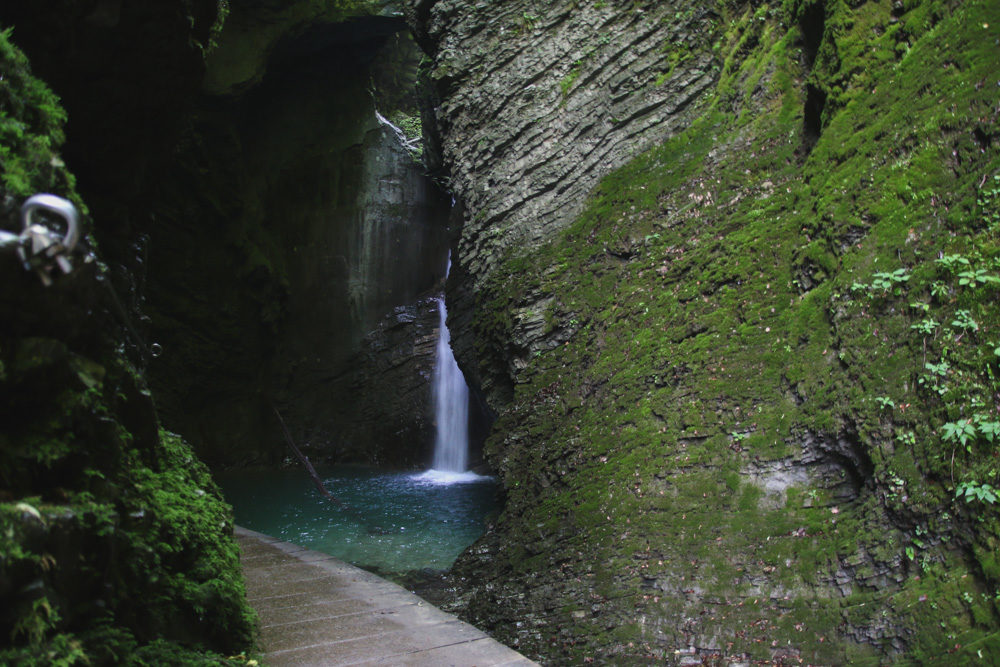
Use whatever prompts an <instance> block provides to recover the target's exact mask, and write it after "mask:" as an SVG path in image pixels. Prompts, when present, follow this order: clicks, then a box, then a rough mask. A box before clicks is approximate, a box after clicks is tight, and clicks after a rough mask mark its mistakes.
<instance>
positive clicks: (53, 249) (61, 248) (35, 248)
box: [0, 194, 80, 287]
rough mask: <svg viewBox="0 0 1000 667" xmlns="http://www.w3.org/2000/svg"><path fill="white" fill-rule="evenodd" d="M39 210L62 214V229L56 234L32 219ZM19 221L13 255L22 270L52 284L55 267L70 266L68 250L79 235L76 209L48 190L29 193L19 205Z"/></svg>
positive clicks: (0, 240)
mask: <svg viewBox="0 0 1000 667" xmlns="http://www.w3.org/2000/svg"><path fill="white" fill-rule="evenodd" d="M39 211H44V212H46V213H51V214H53V215H55V216H58V217H60V218H62V219H63V220H64V221H65V223H66V232H65V233H64V234H60V233H59V232H57V231H55V230H53V229H51V228H49V227H47V226H45V225H44V224H41V223H40V222H36V217H37V214H38V212H39ZM21 224H22V226H23V229H22V230H21V234H20V236H18V237H17V243H18V247H17V256H18V258H19V259H20V260H21V264H22V265H23V266H24V269H25V270H26V271H34V272H35V273H36V274H38V278H39V280H41V281H42V284H43V285H45V286H46V287H47V286H49V285H51V284H52V273H53V271H55V269H56V267H58V268H59V269H60V270H61V271H62V272H63V273H64V274H65V273H69V272H70V271H72V270H73V263H72V261H71V260H70V257H69V254H70V253H71V252H73V248H75V247H76V242H77V241H78V240H79V238H80V213H79V211H77V210H76V206H74V205H73V203H72V202H71V201H69V200H68V199H63V198H62V197H57V196H55V195H49V194H39V195H35V196H33V197H29V198H28V200H27V201H25V202H24V204H23V205H22V206H21ZM8 234H9V232H8ZM11 236H13V235H12V234H11ZM4 243H5V240H4V238H2V237H0V244H4Z"/></svg>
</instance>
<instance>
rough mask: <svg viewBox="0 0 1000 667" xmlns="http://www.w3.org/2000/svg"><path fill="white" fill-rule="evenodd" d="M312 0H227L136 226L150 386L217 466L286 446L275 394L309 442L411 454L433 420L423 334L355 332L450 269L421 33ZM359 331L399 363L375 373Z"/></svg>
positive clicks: (377, 13)
mask: <svg viewBox="0 0 1000 667" xmlns="http://www.w3.org/2000/svg"><path fill="white" fill-rule="evenodd" d="M362 4H364V3H362ZM321 5H323V3H312V4H309V3H300V4H299V5H295V6H285V7H271V6H270V5H268V4H267V3H262V4H260V5H259V6H258V5H256V4H252V3H251V4H249V5H246V6H236V7H234V10H233V15H232V16H231V17H230V19H231V21H232V23H231V26H230V27H229V28H226V29H225V30H223V32H222V33H221V35H220V38H219V41H220V44H219V48H218V50H217V51H215V52H213V53H212V55H211V56H210V57H209V59H208V70H207V73H206V77H205V91H206V93H208V94H206V95H205V96H204V97H202V98H201V99H200V101H199V104H198V107H197V109H196V110H195V112H194V113H193V115H192V120H191V126H190V128H189V130H188V132H187V135H186V141H185V142H184V144H183V145H182V146H181V148H180V150H179V151H178V155H177V158H176V161H175V163H174V167H173V168H172V169H171V171H170V172H169V173H167V174H166V175H165V177H164V179H163V183H162V187H161V190H162V192H161V193H160V195H159V197H158V200H157V203H156V219H155V220H154V221H153V222H152V223H151V225H150V226H149V229H148V234H149V239H150V240H149V244H148V250H147V252H148V264H149V267H150V268H149V272H148V285H149V299H148V304H149V307H148V313H149V315H150V318H151V323H150V334H149V335H150V338H151V339H152V340H155V341H157V342H158V343H159V344H160V345H161V346H162V348H163V354H162V356H161V357H159V358H158V359H157V360H156V362H155V363H154V364H152V365H151V373H152V382H153V386H154V390H155V391H156V393H157V396H158V400H159V403H160V406H161V412H162V414H163V416H164V419H165V421H166V422H167V423H168V424H170V425H172V427H174V428H176V429H178V430H179V431H181V432H183V433H185V434H189V437H190V438H191V439H192V442H193V443H194V444H195V446H196V447H198V449H199V452H200V453H201V454H202V456H203V457H205V458H206V460H207V461H208V462H209V463H210V464H212V465H216V466H225V465H240V464H243V465H245V464H251V463H256V464H261V463H272V464H273V463H275V462H277V461H280V460H282V459H283V458H285V457H287V456H289V455H290V450H289V449H288V448H287V447H286V445H285V443H284V440H283V437H282V435H281V430H280V427H279V423H278V421H277V419H276V416H275V409H277V410H278V411H280V412H281V414H282V415H283V418H284V419H285V421H286V422H287V423H288V425H289V428H290V430H291V432H292V434H293V437H294V438H295V440H296V441H298V444H299V445H301V446H302V447H303V448H304V449H305V450H307V451H308V452H309V453H310V454H311V455H312V456H313V457H314V458H316V459H317V460H319V461H322V460H332V461H353V462H367V463H374V462H381V463H392V464H393V465H397V466H401V467H405V466H417V465H419V464H420V463H422V462H424V461H425V460H426V458H427V455H428V454H427V447H428V446H429V444H430V443H431V442H432V440H433V425H432V423H431V422H432V420H431V416H430V415H431V412H430V410H431V399H430V393H429V387H428V385H427V384H426V382H423V381H422V379H423V378H426V377H427V376H429V374H430V370H431V368H432V365H433V347H431V348H426V347H423V346H420V345H419V344H417V342H416V339H407V340H404V339H403V338H402V337H400V335H399V334H400V330H398V329H396V330H394V331H395V337H394V338H392V339H383V340H380V341H374V342H373V341H372V340H371V338H370V336H369V334H370V333H371V332H377V331H385V330H386V327H385V326H382V327H380V326H379V324H380V323H381V322H383V319H384V318H390V319H391V318H392V317H393V311H394V309H395V308H397V307H411V306H413V305H414V304H416V303H417V302H418V301H420V300H421V299H425V298H427V296H428V295H429V294H432V293H434V292H435V291H436V290H439V289H440V288H441V281H442V280H443V277H444V270H445V264H446V256H447V242H448V239H447V229H446V228H447V221H448V214H449V208H450V202H449V201H448V199H447V198H445V197H444V196H443V195H442V194H441V192H440V191H439V190H438V189H437V187H436V186H435V185H434V184H433V182H432V181H431V180H430V179H429V178H428V177H427V176H426V175H425V170H424V168H423V166H422V165H421V164H420V162H419V153H418V152H419V141H414V139H417V138H418V137H419V129H416V130H415V129H414V126H416V127H418V126H419V125H418V123H417V121H416V119H415V118H416V114H417V109H416V98H415V94H414V78H415V73H416V62H417V59H418V58H419V53H418V51H417V49H416V47H415V45H414V44H413V42H412V40H410V38H409V36H408V34H407V33H406V30H405V25H404V23H403V22H402V19H401V18H400V16H398V15H395V14H394V12H393V11H392V9H391V7H390V6H384V5H385V3H370V6H369V5H364V6H361V5H359V6H358V8H355V10H354V11H353V12H351V13H346V14H345V12H344V11H341V10H339V9H337V8H336V7H333V6H332V5H331V6H330V7H327V9H325V10H323V11H320V8H321V7H320V6H321ZM331 7H332V8H331ZM307 10H308V11H307ZM317 12H318V13H317ZM233 35H235V37H234V36H233ZM251 56H252V57H251ZM379 115H381V117H382V118H383V120H379ZM400 125H402V126H403V127H400ZM404 127H405V128H407V129H408V131H409V132H410V136H407V135H406V130H404V129H403V128H404ZM407 144H408V146H407ZM413 312H414V313H417V314H419V315H420V318H418V319H420V324H419V328H426V326H430V325H431V324H430V323H432V322H434V320H433V315H432V314H425V313H424V311H423V310H422V309H419V308H415V307H414V308H413ZM421 318H423V319H421ZM410 330H411V328H409V327H404V329H403V331H410ZM413 331H414V336H417V337H419V336H422V335H423V334H422V333H421V334H417V333H416V332H415V331H416V330H415V329H413ZM372 344H375V345H376V346H378V347H381V348H389V347H391V346H393V345H402V347H401V348H399V351H398V353H397V355H396V356H400V355H403V354H404V352H403V350H405V354H407V355H411V359H410V363H409V364H407V365H406V366H405V367H403V368H394V369H393V370H392V372H391V373H390V375H391V377H386V376H384V373H383V371H384V370H385V369H380V368H379V367H378V365H377V364H375V363H374V362H371V361H370V360H371V356H370V355H366V354H365V350H367V349H370V347H371V345H372ZM404 371H405V378H404V379H403V381H401V382H400V381H399V380H400V379H401V376H402V375H404ZM393 387H395V389H393ZM358 401H362V402H365V404H366V405H367V406H368V407H367V408H366V409H365V410H364V411H363V413H364V414H362V413H361V412H358V411H355V410H354V409H353V407H352V406H354V405H355V404H356V402H358Z"/></svg>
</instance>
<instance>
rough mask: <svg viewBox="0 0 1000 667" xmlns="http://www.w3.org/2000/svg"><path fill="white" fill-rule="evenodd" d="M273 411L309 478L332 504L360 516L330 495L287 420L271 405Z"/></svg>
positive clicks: (286, 439)
mask: <svg viewBox="0 0 1000 667" xmlns="http://www.w3.org/2000/svg"><path fill="white" fill-rule="evenodd" d="M271 409H272V410H274V414H275V415H276V416H277V417H278V421H279V422H281V430H282V431H283V432H284V433H285V441H286V442H287V443H288V446H289V447H291V448H292V451H293V452H295V456H297V457H298V459H299V461H301V462H302V465H303V466H305V469H306V471H307V472H308V473H309V476H310V477H312V481H313V484H315V485H316V488H317V489H319V492H320V493H322V494H323V495H324V496H326V497H327V498H329V499H330V501H331V502H333V503H336V504H337V505H339V506H340V507H342V508H343V509H345V510H348V511H350V512H354V513H355V514H359V512H358V511H357V510H355V509H354V508H353V507H351V506H350V505H348V504H347V503H345V502H344V501H342V500H340V499H339V498H337V496H335V495H333V494H332V493H330V491H329V490H328V489H327V488H326V486H325V485H324V484H323V480H321V479H320V478H319V475H318V474H316V469H315V468H313V464H312V463H310V462H309V459H308V458H307V457H306V456H305V454H303V453H302V451H301V450H300V449H299V448H298V447H296V446H295V441H293V440H292V434H291V433H289V432H288V427H287V426H286V425H285V420H284V419H283V418H282V416H281V413H280V412H278V408H276V407H274V404H271Z"/></svg>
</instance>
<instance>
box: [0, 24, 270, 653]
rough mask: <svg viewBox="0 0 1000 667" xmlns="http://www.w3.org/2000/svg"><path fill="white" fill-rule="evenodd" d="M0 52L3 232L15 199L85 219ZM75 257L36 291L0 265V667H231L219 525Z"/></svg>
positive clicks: (117, 309) (0, 38) (21, 83)
mask: <svg viewBox="0 0 1000 667" xmlns="http://www.w3.org/2000/svg"><path fill="white" fill-rule="evenodd" d="M10 40H11V37H10V31H4V32H2V33H0V72H2V77H0V154H2V156H3V160H2V162H0V202H2V211H0V226H2V228H3V229H4V230H8V231H14V232H16V231H19V230H20V220H19V219H18V216H17V211H18V208H19V206H20V203H21V201H22V200H23V199H24V197H25V196H26V195H29V194H34V193H36V192H52V193H56V194H59V195H62V196H65V197H68V198H70V199H72V200H74V201H75V202H76V203H77V205H78V206H79V207H80V208H81V209H83V210H84V211H86V208H84V207H83V205H82V201H81V199H80V195H79V194H78V193H77V190H76V186H75V179H74V178H73V177H72V175H71V174H70V172H69V171H67V169H66V167H65V165H64V164H63V160H62V158H61V156H60V153H59V150H60V147H61V145H62V143H63V140H64V137H65V134H64V128H63V126H64V122H65V118H66V114H65V112H64V111H63V110H62V108H61V106H60V103H59V100H58V99H57V98H56V96H55V95H54V94H53V93H52V92H51V91H50V90H49V88H48V87H47V86H46V85H45V84H44V83H43V82H41V81H40V80H38V79H37V78H35V77H34V76H33V75H32V73H31V70H30V68H29V65H28V61H27V59H26V58H25V56H24V55H23V54H22V53H21V52H20V51H19V50H18V49H17V48H16V47H15V46H14V45H13V44H11V41H10ZM87 222H89V219H87ZM85 232H86V233H85V235H84V239H85V240H84V242H83V246H86V247H88V249H89V250H91V251H92V250H94V248H95V246H96V243H95V237H94V235H93V233H92V232H93V229H92V227H90V226H88V228H87V229H86V230H85ZM87 252H88V251H81V252H78V253H77V254H76V255H75V257H74V258H73V259H74V261H75V263H76V270H75V271H73V272H72V273H71V274H69V275H67V276H61V277H59V278H58V279H57V280H56V281H55V283H54V284H53V285H52V286H51V287H44V286H43V285H42V283H41V281H39V280H38V277H37V276H36V275H35V274H34V273H32V272H25V271H24V270H23V269H22V268H21V266H20V264H19V262H17V261H16V260H15V257H14V255H13V253H12V252H10V251H9V249H7V250H4V251H3V253H2V254H0V274H2V276H0V277H2V280H0V283H2V286H3V287H2V289H0V321H2V322H3V325H2V330H0V424H2V427H0V662H2V663H3V664H17V665H22V664H24V665H31V664H37V665H52V664H65V665H70V664H150V665H152V664H157V665H159V664H181V663H199V664H214V663H223V662H243V660H242V659H241V658H239V657H237V658H232V659H231V660H227V659H226V658H225V657H224V656H233V655H238V654H240V653H241V652H245V651H248V650H250V649H251V648H252V644H253V612H252V611H251V610H250V608H249V607H248V606H247V604H246V601H245V599H244V589H243V582H242V577H241V575H240V571H239V561H238V551H237V548H236V544H235V542H234V541H233V539H232V517H231V510H230V508H229V507H228V506H227V505H226V504H225V503H224V502H223V501H222V499H221V494H220V492H219V490H218V488H217V487H216V486H215V484H214V482H212V480H211V478H210V477H209V475H208V471H207V470H206V469H205V467H204V466H203V465H202V464H201V463H199V462H198V461H197V460H196V459H195V458H194V456H193V454H192V452H191V450H190V448H189V447H188V446H187V445H186V444H185V443H184V442H183V441H182V440H181V439H180V438H179V437H177V436H175V435H172V434H169V433H166V432H164V431H161V430H160V429H159V424H158V420H157V417H156V412H155V410H154V407H153V403H152V399H151V397H150V394H149V391H148V390H147V389H146V386H145V383H144V381H143V379H142V373H141V370H142V368H141V367H142V363H143V359H142V357H141V355H140V354H138V353H137V352H136V350H137V345H138V346H141V341H137V340H136V338H135V329H134V328H132V327H131V325H130V324H129V321H130V319H131V317H132V313H130V312H129V311H127V310H126V309H125V308H124V307H123V305H122V300H121V299H120V298H119V297H118V296H116V294H115V292H114V288H113V287H112V286H111V280H110V275H109V271H108V269H107V267H106V266H105V265H104V264H103V263H102V262H99V261H94V260H95V257H94V256H93V255H90V257H89V259H85V254H86V253H87ZM101 257H102V255H98V256H97V258H101Z"/></svg>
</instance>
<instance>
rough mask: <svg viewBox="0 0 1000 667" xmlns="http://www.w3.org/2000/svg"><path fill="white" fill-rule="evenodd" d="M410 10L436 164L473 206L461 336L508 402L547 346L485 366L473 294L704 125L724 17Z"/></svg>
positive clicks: (616, 11) (459, 297)
mask: <svg viewBox="0 0 1000 667" xmlns="http://www.w3.org/2000/svg"><path fill="white" fill-rule="evenodd" d="M411 16H412V17H414V21H415V28H416V34H417V36H418V39H419V40H420V42H421V44H422V45H423V46H424V47H425V49H427V50H428V51H429V53H430V56H431V58H432V60H431V62H430V63H429V64H427V65H426V69H425V71H426V77H427V80H428V81H429V84H430V85H429V88H430V89H431V90H432V91H433V92H432V96H431V104H432V105H433V110H432V113H431V114H430V116H431V117H430V118H429V121H430V123H431V127H430V131H431V134H432V141H434V142H436V146H435V148H436V150H435V151H434V153H433V158H434V159H435V160H437V161H438V162H437V163H436V164H435V163H434V162H433V161H432V167H435V166H436V167H439V168H440V169H442V170H443V171H444V173H446V174H447V179H448V184H449V188H450V190H451V192H452V193H453V194H454V195H455V197H456V199H457V201H458V202H459V205H460V206H461V207H462V211H463V212H464V224H463V225H462V233H461V237H460V239H459V242H458V253H457V255H456V260H457V261H456V272H455V277H456V278H455V280H454V281H452V284H451V286H450V288H449V298H450V299H451V300H452V301H453V302H454V303H455V306H454V310H455V312H456V316H455V321H456V326H455V327H454V329H455V331H456V335H455V337H454V338H453V340H454V344H455V347H456V350H457V356H458V359H459V363H460V364H462V366H463V369H465V370H466V372H467V373H468V374H469V375H470V376H472V378H473V379H474V380H476V379H479V380H481V383H482V385H483V387H484V389H485V390H486V392H487V394H488V395H489V396H491V398H492V399H493V400H495V401H498V402H500V401H504V400H508V399H509V398H510V392H511V382H512V377H513V374H514V369H513V368H508V367H509V366H510V364H512V363H516V362H514V361H513V357H525V356H528V355H530V354H532V353H533V352H535V351H536V350H535V349H534V348H533V345H534V343H532V342H528V341H511V342H510V348H511V349H509V350H507V351H506V352H505V353H504V354H503V355H501V357H496V356H493V355H494V351H489V350H480V351H481V352H482V353H483V354H486V355H490V357H489V358H488V359H481V360H479V363H477V361H476V359H477V355H476V350H475V349H474V344H473V340H472V337H471V335H469V332H471V327H470V326H469V324H471V322H470V320H469V319H468V315H469V314H471V313H472V311H473V309H474V298H475V297H474V293H475V292H476V290H477V289H478V288H479V287H480V286H481V285H482V284H483V283H484V281H485V280H487V279H488V278H489V277H490V276H491V275H492V273H493V271H494V269H496V267H497V266H498V265H499V259H500V258H501V257H503V256H504V255H505V253H507V252H509V251H512V250H517V249H521V248H523V247H525V246H527V247H534V246H537V245H539V244H541V243H543V242H545V241H547V240H548V239H550V238H551V237H552V235H553V234H555V233H556V232H558V231H559V230H561V229H564V228H565V227H566V226H567V225H568V224H569V223H571V222H572V221H573V220H574V219H575V218H576V217H577V216H578V215H579V214H580V212H581V211H582V210H583V206H584V203H585V201H586V197H587V194H588V193H589V192H590V191H591V190H592V189H593V187H594V186H595V185H596V184H597V182H598V181H599V180H600V178H601V177H602V176H604V175H606V174H608V173H610V172H611V171H612V170H614V169H615V168H617V167H619V166H621V165H622V164H624V163H625V162H627V161H628V160H630V159H631V158H632V157H634V156H635V155H636V154H638V153H640V152H642V151H643V150H645V149H646V148H648V147H650V146H652V145H654V144H656V143H657V142H661V141H663V140H664V139H666V138H668V137H670V136H672V135H673V134H674V133H676V132H677V131H678V130H679V129H682V128H684V127H686V126H687V125H688V124H689V123H690V122H691V119H692V118H693V117H694V113H695V112H696V110H697V109H698V108H699V103H700V102H701V101H703V99H704V94H705V93H706V91H707V90H708V89H709V87H710V86H711V84H712V82H713V81H714V80H715V77H716V75H717V69H718V62H716V61H715V59H714V58H713V54H712V51H711V42H710V35H711V28H710V26H711V25H712V23H713V21H715V20H716V19H717V18H718V16H717V14H716V13H715V11H714V10H713V9H712V6H711V5H710V4H706V3H700V2H685V1H683V0H681V1H674V2H643V3H627V4H625V3H619V2H607V3H600V2H598V3H592V2H585V3H579V2H571V1H564V2H551V3H548V2H504V3H488V2H480V3H469V2H464V1H460V0H444V1H441V2H418V3H414V6H413V7H412V8H411ZM521 316H523V317H525V318H527V319H530V318H531V314H530V313H523V314H521ZM526 326H528V327H530V326H532V325H531V324H527V325H526ZM502 357H506V358H502ZM480 372H482V373H484V374H485V375H484V376H483V377H482V378H479V377H478V375H479V373H480Z"/></svg>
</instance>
